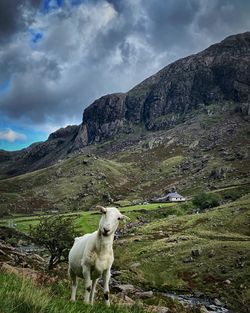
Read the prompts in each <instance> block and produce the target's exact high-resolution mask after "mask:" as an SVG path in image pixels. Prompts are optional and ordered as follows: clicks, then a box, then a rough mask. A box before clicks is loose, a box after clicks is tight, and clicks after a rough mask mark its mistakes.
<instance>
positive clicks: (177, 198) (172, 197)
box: [154, 191, 186, 202]
mask: <svg viewBox="0 0 250 313" xmlns="http://www.w3.org/2000/svg"><path fill="white" fill-rule="evenodd" d="M154 201H156V202H183V201H186V198H185V197H183V196H181V195H180V194H179V193H178V192H176V191H171V192H169V193H167V194H166V195H165V196H163V197H160V198H156V199H154Z"/></svg>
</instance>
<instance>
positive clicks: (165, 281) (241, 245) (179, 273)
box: [115, 194, 250, 312]
mask: <svg viewBox="0 0 250 313" xmlns="http://www.w3.org/2000/svg"><path fill="white" fill-rule="evenodd" d="M192 250H200V251H201V252H200V255H199V256H192ZM124 251H126V253H124ZM115 254H116V259H115V266H116V267H117V268H120V269H124V264H126V268H128V270H123V276H122V278H123V279H124V280H125V281H126V280H127V281H133V282H134V283H135V284H141V285H142V286H144V288H145V286H147V288H156V289H159V290H162V291H169V290H176V291H179V292H194V291H199V292H202V293H204V294H206V295H210V296H215V297H219V298H220V299H222V300H223V301H225V302H227V303H228V304H229V305H230V306H231V307H233V308H234V310H235V311H236V312H238V311H237V308H238V307H242V311H241V312H248V311H247V310H248V308H250V289H249V280H250V195H249V194H248V195H246V196H245V197H242V198H241V199H238V200H237V201H235V202H231V203H228V204H225V205H222V206H220V207H219V208H215V209H213V210H210V211H207V212H205V213H202V214H192V215H183V216H179V217H171V216H170V217H168V218H162V219H159V220H156V221H153V222H151V223H149V224H147V225H144V226H143V227H138V228H137V229H133V234H132V235H128V236H127V237H126V238H125V240H122V242H120V243H119V242H117V245H116V248H115ZM191 256H192V258H190V257H191ZM135 262H139V263H140V265H139V266H138V267H136V268H133V267H131V265H132V264H133V263H135ZM227 280H230V283H229V284H227V282H226V281H227Z"/></svg>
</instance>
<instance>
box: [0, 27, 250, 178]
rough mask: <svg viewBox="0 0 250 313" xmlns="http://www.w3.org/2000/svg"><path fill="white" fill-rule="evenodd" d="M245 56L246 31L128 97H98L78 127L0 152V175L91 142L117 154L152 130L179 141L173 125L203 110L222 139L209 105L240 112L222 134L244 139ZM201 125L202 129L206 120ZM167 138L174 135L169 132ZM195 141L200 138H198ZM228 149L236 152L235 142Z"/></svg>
mask: <svg viewBox="0 0 250 313" xmlns="http://www.w3.org/2000/svg"><path fill="white" fill-rule="evenodd" d="M249 55H250V33H249V32H247V33H243V34H238V35H234V36H230V37H228V38H226V39H224V40H223V41H222V42H221V43H218V44H215V45H212V46H211V47H209V48H208V49H206V50H204V51H202V52H200V53H198V54H195V55H191V56H189V57H186V58H184V59H181V60H178V61H176V62H174V63H172V64H170V65H168V66H166V67H165V68H163V69H162V70H160V71H159V72H158V73H156V74H155V75H153V76H151V77H149V78H148V79H146V80H145V81H143V82H142V83H140V84H138V85H137V86H135V87H134V88H132V89H131V90H130V91H128V92H127V93H116V94H111V95H106V96H103V97H101V98H100V99H98V100H96V101H94V103H92V104H91V105H90V106H89V107H88V108H86V109H85V111H84V113H83V121H82V124H81V125H79V126H68V127H66V128H64V129H59V130H58V131H56V132H54V133H52V134H51V135H50V136H49V138H48V140H47V141H45V142H42V143H35V144H33V145H31V146H30V147H28V148H26V149H23V150H21V151H16V152H13V153H10V152H6V151H0V173H1V176H0V177H2V178H6V177H10V176H16V175H19V174H24V173H26V172H31V171H34V170H37V169H41V168H45V167H48V166H50V165H53V164H55V163H56V162H58V161H59V160H63V159H65V158H67V157H70V156H72V155H74V154H79V153H85V154H86V153H88V152H89V150H91V151H92V152H93V153H95V152H96V151H95V147H93V144H96V143H101V144H103V143H105V142H107V141H113V145H115V146H116V151H117V150H119V151H121V150H122V149H124V148H128V147H131V146H136V145H137V144H138V143H139V142H140V141H141V140H144V139H145V137H148V138H150V136H151V132H153V134H154V135H155V136H157V134H160V133H158V132H159V131H162V130H164V131H167V130H169V129H174V130H176V131H177V137H178V127H177V128H176V126H178V125H183V123H185V122H186V123H192V121H193V117H197V118H198V116H199V114H200V112H204V111H206V112H207V115H208V116H209V117H210V118H209V119H208V120H209V122H208V124H211V123H213V124H216V123H217V129H218V134H217V136H219V134H221V135H224V132H225V130H224V129H221V124H220V119H218V117H217V116H216V115H215V116H213V110H212V111H211V110H210V108H209V107H211V105H213V106H214V107H215V110H218V111H220V114H221V115H225V114H226V113H227V112H228V110H227V107H226V108H225V106H224V104H225V103H227V104H228V103H231V104H232V105H235V107H234V110H231V111H230V114H231V115H235V114H236V115H237V114H241V115H242V119H244V121H242V120H240V123H237V121H235V118H236V117H232V118H233V122H236V124H235V125H234V126H232V125H231V126H230V127H231V128H230V129H228V130H227V131H228V132H237V131H238V130H239V132H245V135H246V136H248V128H247V129H246V127H245V126H246V125H245V124H247V122H249V114H250V107H249V102H248V101H249V93H250V90H249V88H250V87H249V86H250V77H249V73H250V71H249V69H250V57H249ZM222 118H223V117H222ZM236 119H237V118H236ZM241 121H242V123H243V124H244V125H243V128H242V127H241ZM203 122H204V127H206V125H205V124H206V121H205V120H204V121H203ZM229 125H230V121H229ZM208 127H210V125H208ZM171 134H172V135H173V136H175V134H174V132H173V133H171ZM185 134H186V133H185ZM214 137H215V136H213V137H211V136H210V137H209V138H208V140H209V141H210V143H211V142H212V141H213V140H216V138H215V139H214ZM193 138H194V136H193ZM183 139H184V138H183ZM196 140H199V137H198V134H197V138H196ZM206 142H207V141H206V140H205V143H206ZM209 146H210V145H209ZM231 146H232V149H235V144H234V143H233V144H232V145H231V144H230V147H231ZM112 151H113V150H111V151H108V150H106V152H109V153H112ZM116 151H115V152H116Z"/></svg>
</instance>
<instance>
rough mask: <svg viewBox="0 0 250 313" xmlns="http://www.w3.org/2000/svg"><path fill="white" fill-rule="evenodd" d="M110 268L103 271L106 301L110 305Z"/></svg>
mask: <svg viewBox="0 0 250 313" xmlns="http://www.w3.org/2000/svg"><path fill="white" fill-rule="evenodd" d="M110 276H111V274H110V268H109V269H107V270H106V271H105V272H104V273H103V282H104V299H105V303H106V305H107V306H110V301H109V280H110Z"/></svg>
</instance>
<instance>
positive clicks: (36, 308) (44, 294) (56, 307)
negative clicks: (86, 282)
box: [0, 272, 144, 313]
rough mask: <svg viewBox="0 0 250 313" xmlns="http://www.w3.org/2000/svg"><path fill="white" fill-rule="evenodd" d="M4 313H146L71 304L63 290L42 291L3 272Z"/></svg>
mask: <svg viewBox="0 0 250 313" xmlns="http://www.w3.org/2000/svg"><path fill="white" fill-rule="evenodd" d="M0 281H1V284H0V311H1V313H10V312H11V313H38V312H39V313H80V312H85V313H143V312H144V311H143V310H142V309H141V308H139V307H138V306H133V307H131V308H126V307H124V306H111V308H107V307H106V306H104V304H96V305H95V306H93V307H92V306H88V305H85V304H84V303H83V302H82V301H77V302H76V303H71V302H70V301H69V300H68V294H69V292H68V293H67V295H66V294H65V292H64V291H63V290H62V289H61V291H59V289H58V290H57V291H56V292H55V290H54V291H53V290H52V289H51V288H41V287H40V288H39V286H36V285H34V284H33V283H32V282H30V281H28V280H25V279H22V278H20V277H17V276H16V275H12V274H7V273H3V272H0Z"/></svg>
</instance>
